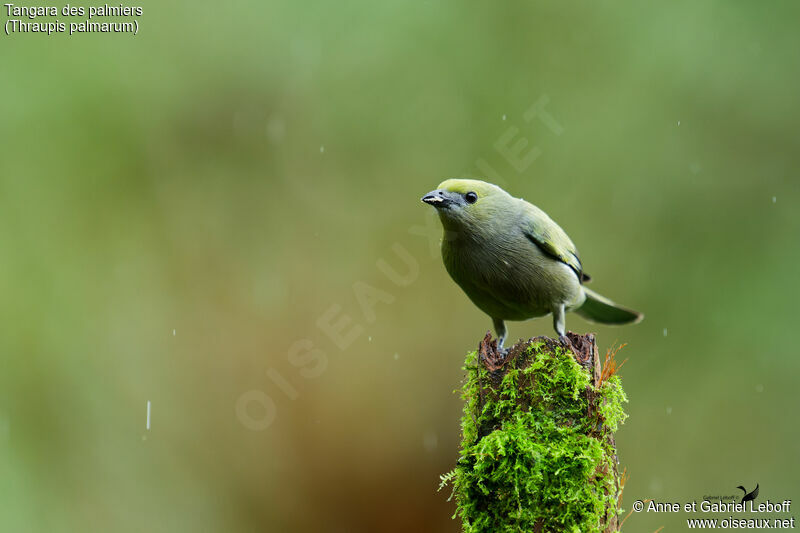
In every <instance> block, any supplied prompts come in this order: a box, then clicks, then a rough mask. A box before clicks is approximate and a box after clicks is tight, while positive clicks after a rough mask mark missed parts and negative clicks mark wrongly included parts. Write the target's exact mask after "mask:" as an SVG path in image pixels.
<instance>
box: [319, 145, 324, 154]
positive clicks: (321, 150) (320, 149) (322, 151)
mask: <svg viewBox="0 0 800 533" xmlns="http://www.w3.org/2000/svg"><path fill="white" fill-rule="evenodd" d="M319 153H321V154H324V153H325V147H324V146H320V147H319Z"/></svg>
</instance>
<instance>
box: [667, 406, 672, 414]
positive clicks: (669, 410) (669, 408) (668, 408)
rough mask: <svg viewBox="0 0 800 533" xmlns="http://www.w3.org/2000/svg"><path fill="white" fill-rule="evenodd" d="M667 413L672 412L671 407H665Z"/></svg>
mask: <svg viewBox="0 0 800 533" xmlns="http://www.w3.org/2000/svg"><path fill="white" fill-rule="evenodd" d="M667 414H668V415H671V414H672V407H667Z"/></svg>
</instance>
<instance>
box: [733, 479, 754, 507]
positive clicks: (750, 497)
mask: <svg viewBox="0 0 800 533" xmlns="http://www.w3.org/2000/svg"><path fill="white" fill-rule="evenodd" d="M736 488H737V489H741V490H742V492H744V495H743V496H742V501H740V502H739V503H744V502H749V501H750V500H755V499H756V496H758V483H756V488H754V489H753V492H751V493H749V494H748V493H747V489H746V488H744V487H742V486H741V485H739V486H738V487H736Z"/></svg>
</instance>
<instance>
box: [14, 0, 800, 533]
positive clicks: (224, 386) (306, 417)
mask: <svg viewBox="0 0 800 533" xmlns="http://www.w3.org/2000/svg"><path fill="white" fill-rule="evenodd" d="M76 5H77V4H76ZM82 5H84V6H88V5H91V4H82ZM141 5H142V6H143V8H144V15H143V16H142V17H140V18H139V21H140V32H139V34H138V35H137V36H135V37H133V36H131V35H122V34H120V35H111V34H85V35H75V36H72V37H68V36H66V35H53V36H51V37H47V36H44V35H35V34H26V35H21V34H19V35H12V36H6V35H1V36H0V65H1V66H0V72H2V74H1V75H0V146H2V155H1V156H0V243H2V251H1V252H0V294H2V304H0V313H1V315H0V365H1V366H0V368H1V369H2V370H1V371H0V472H2V475H0V530H2V531H14V532H17V531H23V532H24V531H34V532H39V531H42V532H44V531H68V532H73V531H75V532H78V531H81V532H83V531H165V532H167V531H170V532H172V531H214V532H216V531H226V532H250V531H276V532H282V531H298V532H305V531H309V532H311V531H326V532H362V531H364V532H373V531H387V532H392V531H397V532H400V531H403V532H405V531H458V530H459V524H458V523H457V522H456V521H453V520H451V518H450V516H451V514H452V513H453V510H454V506H453V503H452V502H448V501H447V497H448V494H449V492H448V491H447V490H443V491H442V492H437V486H438V483H439V479H438V478H439V475H440V474H442V473H445V472H447V471H448V470H450V469H451V468H452V466H453V465H454V463H455V460H456V457H457V447H458V441H459V425H458V420H459V417H460V409H461V401H460V399H459V398H458V395H457V394H455V393H454V392H453V391H454V390H455V389H457V388H458V387H459V386H460V383H461V379H462V377H463V371H462V370H461V366H462V364H463V360H464V354H465V353H466V352H467V351H468V350H471V349H473V348H474V347H475V346H476V344H477V342H478V340H479V339H480V338H481V337H482V335H483V333H484V332H485V331H486V330H487V329H488V327H489V325H490V323H489V320H488V318H487V317H485V316H483V315H482V313H481V312H480V311H478V310H477V309H475V308H474V307H473V306H472V304H471V303H470V302H469V301H468V300H467V298H466V297H465V296H464V295H463V294H462V293H461V292H460V290H459V289H458V288H457V287H456V286H455V284H453V283H452V282H451V281H450V279H449V278H448V276H447V274H446V272H445V270H444V267H443V266H442V264H441V260H440V259H439V257H438V256H437V255H436V254H435V253H432V248H431V246H432V243H433V245H435V243H436V241H437V240H438V238H439V231H440V230H439V227H438V221H437V220H436V219H435V217H433V216H432V213H431V212H430V211H431V208H429V207H428V206H425V205H423V204H421V203H420V202H419V198H420V197H421V196H422V195H423V194H424V193H425V192H427V191H429V190H431V189H433V188H435V186H436V185H437V184H438V183H439V182H440V181H441V180H442V179H444V178H447V177H453V176H487V175H489V176H491V179H492V180H494V181H498V182H502V183H503V184H504V186H505V187H506V188H507V189H508V190H509V191H510V192H511V193H512V194H514V195H516V196H521V197H524V198H526V199H527V200H529V201H532V202H534V203H536V204H537V205H539V206H540V207H541V208H543V209H544V210H545V211H547V212H548V213H549V214H550V215H551V216H552V217H553V218H554V219H555V220H556V221H558V222H559V223H560V224H561V225H562V226H563V227H564V228H565V229H566V230H567V232H568V233H569V234H570V235H571V237H572V238H573V240H574V241H575V242H576V244H577V245H578V247H579V249H580V251H581V255H582V257H583V259H584V264H585V267H586V270H587V271H588V272H589V273H590V274H591V275H592V276H593V278H594V281H593V284H592V286H593V288H594V289H596V290H598V291H600V292H602V293H604V294H606V295H608V296H610V297H612V298H614V299H615V300H617V301H619V302H621V303H624V304H627V305H629V306H631V307H635V308H637V309H640V310H642V311H644V312H645V313H646V315H647V318H646V320H645V321H644V322H643V323H642V324H640V325H638V326H632V327H625V328H607V327H598V326H596V325H591V324H588V323H586V322H584V321H582V319H580V318H578V317H577V316H574V315H570V316H569V317H568V328H569V329H572V330H575V331H580V332H584V331H596V332H597V333H598V335H599V340H600V344H601V346H602V347H603V349H605V348H607V347H610V346H611V345H612V344H613V343H615V342H617V343H627V346H626V347H625V348H624V350H623V351H622V353H621V354H620V357H621V358H625V357H627V358H629V360H628V362H627V363H626V364H625V366H624V368H623V370H622V376H623V383H624V385H625V388H626V391H627V393H628V395H629V398H630V403H629V405H628V412H629V414H630V418H629V419H628V421H627V422H626V424H625V425H624V426H623V427H622V428H621V430H620V431H619V433H618V436H617V437H618V445H619V455H620V460H621V464H622V466H624V467H626V468H627V471H628V474H629V475H630V478H629V481H628V484H627V485H626V488H625V495H624V498H625V502H624V506H625V508H626V509H630V504H631V503H632V501H633V500H635V499H644V498H654V499H656V500H657V501H674V502H680V503H682V502H685V501H691V500H699V499H702V497H703V496H705V495H738V494H739V491H738V490H736V489H735V487H736V486H737V485H745V486H746V487H748V488H752V487H753V486H755V484H756V483H759V484H760V488H761V496H760V498H761V499H762V501H763V500H766V499H771V500H783V499H786V498H789V499H791V498H796V497H798V496H800V494H798V483H797V479H798V476H800V467H799V466H798V461H797V456H798V451H799V450H800V446H798V438H800V424H798V417H797V409H798V407H799V406H800V402H798V392H797V391H798V386H797V380H798V378H797V376H798V372H799V371H800V357H799V356H800V353H799V351H800V350H798V348H797V342H796V340H795V332H796V320H797V309H798V296H800V295H798V274H799V273H800V272H798V259H800V246H799V245H798V243H799V242H800V241H799V240H798V235H800V211H799V210H798V200H800V179H798V168H800V136H799V134H798V126H797V124H798V119H800V116H799V113H800V111H798V105H797V103H798V100H797V95H798V94H800V70H799V69H798V63H797V50H798V46H800V37H798V33H797V31H796V21H797V17H798V15H800V8H798V7H797V5H796V3H792V2H788V1H787V2H774V3H770V4H769V5H766V4H758V3H731V2H724V1H721V0H720V1H709V2H692V1H688V0H682V1H677V2H669V3H662V4H655V3H649V2H647V3H645V2H634V1H629V2H607V1H602V2H593V3H579V2H558V3H551V2H521V1H512V2H503V3H492V4H489V3H477V2H471V3H464V2H443V3H442V2H411V3H409V2H366V1H354V2H313V3H298V2H289V1H276V0H271V1H268V2H254V1H251V2H246V1H233V2H229V3H212V2H188V1H173V2H152V1H148V2H143V3H142V4H141ZM59 6H60V4H59ZM4 9H5V8H4ZM7 18H8V17H7V16H6V14H5V13H3V17H2V22H3V23H5V20H6V19H7ZM537 102H538V103H540V104H541V105H543V106H544V109H545V110H546V111H547V113H548V116H549V117H550V118H551V119H552V120H551V121H550V122H548V121H546V120H542V119H541V116H542V115H539V116H538V117H534V118H533V119H531V120H526V118H525V112H526V111H527V110H528V109H530V108H531V106H532V105H534V104H536V103H537ZM518 142H523V143H527V144H524V145H523V144H520V145H518V147H517V148H518V149H521V153H522V154H523V155H525V154H532V153H533V152H531V150H534V149H535V150H536V151H537V152H536V153H537V154H538V156H537V157H535V158H534V157H533V156H532V155H528V158H529V159H528V160H527V161H525V162H522V163H520V162H517V164H516V166H515V164H514V162H513V160H512V159H511V158H509V157H508V156H507V155H503V153H502V152H503V149H502V145H507V146H513V145H514V144H515V143H518ZM498 146H500V148H499V149H498ZM489 171H491V172H489ZM398 250H399V251H400V255H398ZM434 252H435V249H434ZM381 260H383V261H385V262H386V264H388V265H390V266H391V267H393V268H394V269H395V270H397V272H398V273H399V274H402V275H403V280H404V281H406V282H407V283H405V284H404V285H398V284H397V283H395V282H394V281H392V280H391V279H389V278H388V277H387V276H386V274H385V273H384V271H383V270H385V268H384V269H383V270H382V269H381V267H380V266H379V264H378V263H379V261H381ZM409 261H410V263H411V265H412V268H411V269H410V270H409V268H408V267H407V262H409ZM382 264H383V263H382ZM396 279H397V277H396V276H395V280H396ZM364 284H366V285H367V286H370V287H374V288H375V289H377V290H379V291H381V292H380V293H378V295H377V296H376V297H377V298H378V301H377V302H376V303H375V304H374V307H372V309H374V314H371V313H369V312H368V311H365V309H364V308H363V307H362V306H361V305H359V301H358V300H357V298H356V295H355V292H356V291H354V285H355V286H356V287H357V289H358V288H362V289H363V288H364V286H365V285H364ZM389 300H391V302H389ZM326 313H327V316H328V321H329V322H333V323H336V322H337V321H340V320H344V321H345V322H342V323H340V324H339V325H338V326H339V327H341V328H342V331H343V332H344V333H351V335H352V338H349V339H346V340H347V342H344V341H342V339H339V341H338V342H337V341H335V339H334V338H333V337H332V336H331V335H330V334H328V333H326V332H325V330H324V328H322V327H320V325H319V321H320V318H321V317H325V316H326ZM343 317H345V318H343ZM348 321H349V322H348ZM539 334H548V335H549V334H551V325H550V320H549V319H542V320H537V321H529V322H525V323H512V324H511V329H510V335H511V337H512V338H519V337H529V336H533V335H539ZM309 346H312V347H313V349H314V350H317V351H315V352H309ZM293 349H294V350H295V351H294V352H292V351H291V350H293ZM309 353H310V354H311V355H309ZM292 354H294V356H293V355H292ZM304 357H305V359H304ZM243 398H244V399H243ZM148 401H150V402H151V405H152V412H151V427H150V429H149V430H147V429H146V404H147V402H148ZM237 406H238V408H239V410H238V411H237ZM242 406H244V407H243V408H242ZM254 427H262V428H265V429H261V430H258V429H253V428H254ZM688 516H689V515H687V514H685V513H678V514H674V515H667V514H660V515H653V514H649V515H648V514H645V513H641V514H634V515H632V516H631V518H630V519H629V520H628V522H627V523H626V530H629V531H644V532H647V531H654V530H656V529H657V528H658V527H661V526H665V529H664V531H682V530H684V529H685V519H686V518H687V517H688ZM784 517H785V516H784Z"/></svg>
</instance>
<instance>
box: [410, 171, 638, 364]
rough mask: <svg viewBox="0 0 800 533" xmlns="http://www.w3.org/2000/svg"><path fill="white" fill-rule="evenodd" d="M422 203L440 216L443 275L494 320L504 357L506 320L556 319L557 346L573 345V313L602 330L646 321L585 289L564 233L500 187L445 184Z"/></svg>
mask: <svg viewBox="0 0 800 533" xmlns="http://www.w3.org/2000/svg"><path fill="white" fill-rule="evenodd" d="M422 202H424V203H426V204H428V205H431V206H433V207H435V208H436V211H437V212H438V214H439V219H440V221H441V223H442V227H443V229H444V236H443V238H442V243H441V252H442V260H443V262H444V266H445V269H446V270H447V272H448V274H450V277H451V278H452V279H453V281H455V282H456V284H458V286H459V287H461V289H462V290H463V291H464V292H465V293H466V295H467V296H468V297H469V299H470V300H471V301H472V302H473V303H474V304H475V305H476V306H477V307H478V308H479V309H480V310H481V311H483V312H484V313H486V314H487V315H489V317H490V318H491V319H492V323H493V326H494V329H495V333H496V334H497V337H498V339H497V348H498V350H500V351H501V352H503V351H505V349H504V347H503V344H504V342H505V340H506V336H507V331H508V330H507V329H506V324H505V322H506V321H507V320H528V319H530V318H536V317H542V316H545V315H547V314H552V315H553V328H554V329H555V331H556V333H557V334H558V336H559V340H560V341H561V342H562V343H566V344H569V340H568V338H567V337H566V332H565V326H566V324H565V321H566V319H565V316H564V315H565V313H566V312H568V311H574V312H575V313H577V314H578V315H580V316H582V317H583V318H585V319H587V320H589V321H593V322H599V323H601V324H629V323H636V322H640V321H641V320H642V319H643V318H644V315H643V314H642V313H639V312H637V311H633V310H631V309H627V308H625V307H622V306H619V305H617V304H615V303H614V302H612V301H611V300H609V299H608V298H606V297H604V296H601V295H600V294H598V293H596V292H594V291H592V290H590V289H588V288H587V287H585V286H584V283H587V282H588V281H589V280H590V279H591V278H590V276H589V275H588V274H586V273H585V272H584V271H583V264H582V263H581V260H580V257H579V256H578V250H577V248H576V247H575V244H573V242H572V241H571V240H570V238H569V237H568V236H567V234H566V232H564V230H563V229H561V227H560V226H559V225H558V224H556V223H555V222H554V221H553V219H551V218H550V217H549V216H547V214H546V213H545V212H544V211H542V210H541V209H539V208H538V207H536V206H535V205H533V204H531V203H529V202H526V201H525V200H523V199H521V198H515V197H513V196H511V195H510V194H509V193H507V192H506V191H504V190H503V189H501V188H500V187H498V186H497V185H494V184H492V183H488V182H485V181H481V180H477V179H457V178H454V179H447V180H445V181H443V182H442V183H440V184H439V186H438V187H437V188H436V189H435V190H433V191H431V192H429V193H428V194H426V195H425V196H423V197H422Z"/></svg>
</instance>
